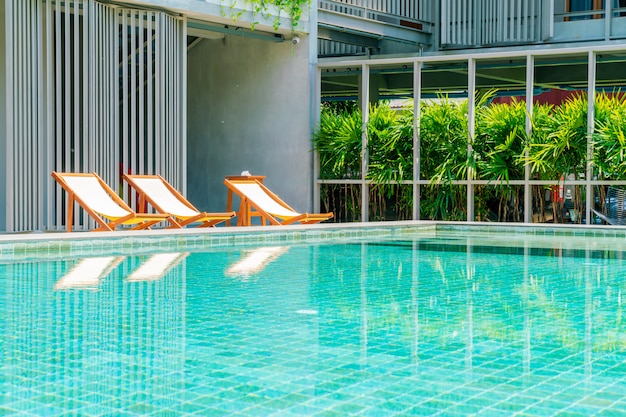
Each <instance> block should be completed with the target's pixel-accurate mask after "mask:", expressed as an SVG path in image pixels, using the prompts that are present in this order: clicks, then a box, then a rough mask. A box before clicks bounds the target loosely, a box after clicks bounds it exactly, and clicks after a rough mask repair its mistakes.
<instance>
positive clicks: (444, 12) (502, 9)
mask: <svg viewBox="0 0 626 417" xmlns="http://www.w3.org/2000/svg"><path fill="white" fill-rule="evenodd" d="M553 14H554V5H553V1H552V0H550V1H545V0H521V1H520V0H504V1H502V0H443V1H442V2H441V44H442V45H444V46H452V47H454V46H459V47H461V46H463V47H467V46H470V47H471V46H486V45H499V44H510V43H529V42H538V41H541V40H543V39H546V38H548V37H549V36H551V32H552V20H553V17H552V16H553Z"/></svg>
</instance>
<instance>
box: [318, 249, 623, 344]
mask: <svg viewBox="0 0 626 417" xmlns="http://www.w3.org/2000/svg"><path fill="white" fill-rule="evenodd" d="M379 249H380V248H379V247H376V246H368V249H367V256H368V261H367V264H366V265H363V264H362V259H361V253H358V254H355V253H354V252H352V251H342V250H336V248H335V250H333V251H332V252H333V253H332V254H330V253H325V254H324V256H323V257H321V258H320V259H323V262H321V263H320V267H319V269H320V273H319V275H318V281H319V282H318V284H319V285H318V286H317V288H316V291H315V293H318V294H319V295H320V297H321V299H323V300H325V301H324V302H323V305H324V306H325V308H324V309H322V310H323V311H321V313H322V314H321V316H320V318H323V321H324V324H325V325H331V326H332V325H334V324H333V323H340V325H341V324H343V325H348V326H353V327H355V332H354V334H353V335H352V336H351V337H354V338H355V340H358V338H359V337H360V333H359V331H358V329H359V326H364V327H361V330H363V329H366V330H367V332H368V335H369V338H370V341H369V343H370V344H372V345H376V344H377V343H378V342H377V341H379V340H382V339H385V338H388V339H389V340H390V341H391V340H393V342H394V343H400V344H401V345H403V346H406V347H408V346H410V343H411V342H410V339H411V337H413V336H415V335H416V333H415V332H416V331H417V332H418V335H419V340H420V343H426V344H427V343H433V342H435V343H437V345H438V346H440V347H441V348H452V349H457V348H463V346H464V345H465V344H466V343H468V340H469V339H468V337H470V336H471V341H472V342H473V343H476V344H478V343H482V342H487V343H489V342H504V343H513V344H515V345H516V346H521V345H522V344H523V343H525V342H524V341H525V340H527V337H529V336H530V343H531V347H533V346H536V345H540V344H543V343H546V342H547V343H552V342H554V343H557V344H558V345H560V346H562V347H565V348H568V349H584V348H590V347H593V350H594V351H602V352H611V351H625V350H626V325H625V324H624V320H623V319H622V307H621V297H622V295H621V294H622V293H626V291H624V290H626V288H624V287H625V285H626V284H625V283H624V281H623V279H622V278H621V277H620V276H619V272H618V271H619V268H618V269H616V268H615V267H609V266H603V267H602V270H600V271H598V272H594V274H596V275H594V277H592V278H589V277H588V276H587V275H586V274H587V273H588V272H589V271H588V269H587V270H584V268H581V267H579V269H578V270H575V271H574V272H571V273H567V274H563V273H561V272H559V271H561V270H563V268H567V267H572V265H566V266H563V265H561V263H562V262H568V263H571V259H570V260H567V259H565V258H564V259H565V261H564V260H562V259H554V258H542V262H545V264H542V266H541V267H540V268H541V270H537V271H531V273H529V274H528V275H527V276H526V278H524V265H523V261H524V257H522V256H519V257H508V258H507V257H500V256H489V255H484V254H480V253H476V254H472V257H471V259H470V260H469V261H468V256H467V254H466V253H463V252H461V253H454V252H445V253H444V252H440V253H435V254H433V253H432V252H431V253H428V252H427V251H424V252H422V253H424V255H420V257H419V258H418V259H417V260H416V261H415V263H413V262H414V259H413V258H412V257H411V255H410V254H411V253H412V251H411V250H406V249H407V248H399V249H398V250H396V251H390V250H389V247H386V248H384V249H382V250H379ZM329 262H330V264H329ZM467 262H471V265H469V266H468V264H467ZM613 262H614V261H611V264H612V265H615V264H614V263H613ZM579 265H580V264H579ZM574 267H576V265H574ZM596 268H597V267H596ZM531 269H532V267H531ZM503 270H504V271H506V272H501V271H503ZM330 271H332V272H330ZM362 271H367V274H368V275H367V277H361V272H362ZM497 271H500V272H497ZM329 299H330V301H328V300H329ZM589 320H590V321H589ZM416 326H417V329H416ZM586 326H590V327H586ZM470 327H471V328H470ZM589 329H590V330H591V333H589V332H587V333H586V330H587V331H588V330H589ZM585 337H587V339H585ZM385 343H387V342H385Z"/></svg>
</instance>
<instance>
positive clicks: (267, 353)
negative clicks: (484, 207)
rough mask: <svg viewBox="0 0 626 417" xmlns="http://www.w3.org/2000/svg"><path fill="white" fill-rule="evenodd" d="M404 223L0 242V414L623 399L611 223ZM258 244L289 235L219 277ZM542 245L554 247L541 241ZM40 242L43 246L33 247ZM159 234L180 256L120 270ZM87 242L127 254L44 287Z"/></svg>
mask: <svg viewBox="0 0 626 417" xmlns="http://www.w3.org/2000/svg"><path fill="white" fill-rule="evenodd" d="M415 229H416V230H415V231H413V232H412V233H408V232H407V230H408V228H407V229H403V230H399V229H396V228H388V229H384V228H374V229H372V230H365V229H363V230H349V231H340V230H330V231H324V232H318V231H309V230H307V231H302V232H298V233H294V234H292V235H289V234H288V233H287V234H285V233H284V232H271V233H263V234H255V233H242V234H239V235H237V236H232V235H228V234H225V235H220V234H206V235H197V236H188V237H183V236H177V235H173V236H159V237H157V238H155V239H154V240H153V238H146V237H139V238H137V237H128V238H126V237H124V238H119V239H117V238H116V239H113V240H111V241H110V242H108V243H102V242H105V241H106V239H105V240H97V239H96V240H92V239H88V240H86V241H84V242H82V243H83V244H82V246H81V242H74V243H72V244H71V245H69V246H68V245H65V246H64V247H63V248H62V247H61V246H62V245H60V244H51V243H48V242H46V243H39V244H37V245H35V246H33V245H30V246H29V244H27V243H20V244H19V245H18V250H17V252H18V253H19V256H16V257H15V259H13V260H9V259H8V258H6V257H4V254H5V251H9V252H11V253H15V252H14V251H15V245H14V246H9V244H6V243H0V250H1V251H2V252H0V260H2V262H3V264H2V265H0V285H2V286H3V288H6V289H7V291H5V295H3V296H0V297H4V298H2V299H1V300H0V301H2V302H3V303H1V304H0V305H2V307H0V308H2V309H4V311H3V314H4V316H5V317H7V318H8V323H9V326H8V327H6V326H5V327H3V328H2V330H3V331H4V333H7V332H10V337H9V338H8V339H7V340H9V341H10V342H9V344H8V345H7V343H6V342H5V346H6V347H7V348H6V349H5V351H6V352H7V353H6V355H5V356H4V357H3V358H2V361H3V363H2V365H3V375H2V377H0V378H2V379H0V381H2V383H3V386H6V387H10V388H9V389H8V392H7V395H6V396H5V397H4V398H3V400H4V401H3V403H2V404H0V406H1V407H3V408H1V409H0V410H2V412H0V415H2V413H4V414H8V415H20V413H21V414H22V415H38V413H39V415H42V413H45V415H64V414H68V415H72V414H81V413H82V414H84V415H133V416H134V415H159V416H162V415H199V416H201V415H216V416H219V415H225V416H239V415H242V416H257V415H259V416H260V415H263V416H267V415H276V416H333V415H342V416H344V415H360V416H386V415H389V416H405V415H439V416H454V415H459V416H461V415H463V416H467V415H472V414H476V415H480V416H484V415H494V416H495V415H511V414H515V415H520V416H522V415H529V416H536V417H537V416H551V415H590V413H591V414H595V415H616V414H617V415H619V413H623V412H625V411H626V400H625V398H624V392H626V377H625V375H626V357H625V356H624V355H625V351H624V349H623V344H622V342H621V339H620V337H619V336H618V335H620V334H623V332H624V331H625V330H626V329H623V325H622V324H621V322H620V321H618V313H619V308H620V307H619V306H620V297H621V295H620V294H623V293H624V290H625V289H626V282H625V281H624V279H625V278H624V274H623V273H622V272H621V271H623V268H624V262H626V256H624V254H625V250H624V247H623V246H624V245H625V243H623V240H624V239H623V236H622V237H621V238H618V239H615V238H614V237H609V238H603V239H593V240H589V239H588V238H586V236H590V235H591V234H590V233H592V232H591V231H589V232H585V233H583V234H581V235H579V234H573V235H572V234H571V233H569V232H568V233H565V232H563V231H559V232H558V233H557V232H553V233H551V234H550V233H536V234H537V235H539V238H536V239H535V238H532V236H533V235H534V234H535V232H534V231H532V229H529V228H514V227H512V228H508V229H505V230H506V231H507V233H510V234H511V235H515V238H510V237H509V238H508V239H503V238H502V235H498V234H495V233H493V232H491V230H487V228H485V229H482V228H481V229H478V230H479V233H478V234H477V235H473V236H470V235H468V233H470V232H471V231H475V230H477V229H476V228H472V227H466V228H464V229H462V230H461V231H460V232H459V230H452V229H450V230H442V229H440V230H439V231H437V230H435V229H434V228H429V229H427V230H422V229H420V228H415ZM542 231H543V230H539V232H542ZM593 233H595V232H593ZM607 234H609V233H607ZM372 236H374V238H373V239H372ZM554 236H557V237H558V236H562V237H566V238H567V239H566V240H565V241H563V240H555V239H554ZM594 236H595V235H594ZM579 237H582V238H579ZM470 239H471V241H472V243H473V244H474V246H473V247H474V248H478V247H479V246H477V245H480V248H482V249H481V250H477V249H472V245H470V244H469V243H466V242H469V240H470ZM324 240H328V241H327V242H325V241H324ZM426 240H428V241H429V242H430V243H429V245H430V246H428V250H424V251H420V252H419V253H418V252H417V251H414V250H413V248H414V247H416V246H415V245H416V242H420V241H421V242H425V241H426ZM268 242H271V243H272V244H274V243H281V244H289V245H290V246H291V247H290V250H289V251H288V252H287V253H285V254H283V255H281V256H280V257H279V258H277V259H275V260H273V261H271V262H270V263H268V264H266V265H264V266H263V267H262V268H261V269H259V270H258V271H255V272H251V273H250V274H249V275H247V276H241V277H237V276H235V277H233V276H227V275H226V274H225V271H226V270H227V269H228V267H229V266H230V265H232V264H233V263H235V262H237V261H238V260H240V259H242V258H243V257H244V255H245V254H247V253H249V252H250V251H252V250H253V249H254V248H255V245H258V244H267V243H268ZM458 242H461V245H457V246H459V247H457V248H456V249H455V250H454V251H448V250H446V248H451V247H452V245H456V244H457V243H458ZM381 243H388V244H384V245H383V244H381ZM435 243H436V244H435ZM491 245H493V246H491ZM516 245H521V247H523V248H533V250H535V252H533V254H530V255H529V254H527V255H524V251H521V252H520V251H518V250H515V248H516V247H519V246H516ZM554 245H557V246H560V247H564V248H565V249H568V250H569V252H568V251H566V250H563V251H560V252H546V251H544V252H542V251H540V250H539V249H541V248H544V247H547V248H552V247H554ZM576 245H582V246H581V247H582V248H583V249H582V250H573V249H575V248H577V246H576ZM590 245H593V247H592V248H590ZM39 246H41V247H42V248H44V249H41V251H42V252H43V253H44V254H45V255H44V256H43V259H41V257H39V259H36V260H31V261H29V259H32V258H33V256H34V255H33V253H38V252H37V251H39V250H40V249H37V250H35V251H33V247H37V248H39ZM68 248H69V251H68ZM489 248H491V249H489ZM498 248H500V249H498ZM501 248H507V249H506V250H502V249H501ZM570 248H571V249H570ZM159 249H165V250H166V251H172V250H176V251H178V250H184V251H186V252H189V254H188V256H186V257H185V259H184V260H183V261H181V262H180V263H179V264H177V265H175V266H174V267H173V268H172V269H170V270H169V271H168V272H165V273H164V274H163V275H162V276H160V277H157V278H156V279H154V280H151V281H149V282H128V281H127V280H126V277H127V276H128V275H129V274H130V273H131V272H132V271H133V270H135V269H136V268H137V267H138V266H140V265H141V264H142V263H143V262H145V261H146V260H147V259H148V257H149V255H150V254H151V253H153V252H155V251H157V250H159ZM509 249H510V250H509ZM60 252H62V255H63V256H62V257H61V258H59V256H58V255H59V253H60ZM94 252H95V254H103V253H113V254H116V253H120V252H122V253H123V255H124V260H123V261H122V262H121V264H119V265H118V266H116V267H115V268H114V269H113V270H112V271H110V272H108V274H107V275H106V276H104V277H101V278H100V281H99V282H98V284H97V285H96V287H95V288H90V289H80V288H74V289H69V290H64V291H55V290H54V287H55V282H56V281H57V280H59V279H60V278H62V277H63V276H64V275H65V274H66V273H67V272H68V271H69V270H70V268H71V267H73V265H75V264H76V263H77V260H78V259H79V257H80V256H85V255H89V256H92V255H94ZM527 252H528V251H527ZM528 253H530V252H528ZM542 253H546V254H547V255H546V256H544V255H541V254H542ZM46 259H47V261H46ZM15 261H17V262H15ZM44 261H45V262H44ZM7 334H9V333H7ZM6 410H9V411H6Z"/></svg>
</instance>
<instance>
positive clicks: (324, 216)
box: [224, 176, 333, 226]
mask: <svg viewBox="0 0 626 417" xmlns="http://www.w3.org/2000/svg"><path fill="white" fill-rule="evenodd" d="M260 178H264V177H259V176H250V177H247V176H237V177H226V179H225V180H224V184H225V185H226V187H228V189H229V190H231V191H232V192H233V193H235V194H237V195H238V196H239V198H240V200H241V201H240V205H239V212H238V214H237V216H238V219H237V224H238V225H239V226H249V225H250V223H251V218H252V217H254V216H257V217H260V218H261V224H263V225H265V224H266V222H267V223H269V224H271V225H286V224H292V223H302V224H312V223H319V222H322V221H324V220H328V219H330V218H332V217H333V213H319V214H311V213H299V212H297V211H295V210H294V209H293V208H291V207H290V206H289V205H288V204H287V203H285V202H284V201H283V200H281V199H280V198H279V197H278V196H277V195H276V194H274V193H273V192H272V191H270V189H269V188H267V187H266V186H265V185H264V184H263V183H262V182H261V180H260Z"/></svg>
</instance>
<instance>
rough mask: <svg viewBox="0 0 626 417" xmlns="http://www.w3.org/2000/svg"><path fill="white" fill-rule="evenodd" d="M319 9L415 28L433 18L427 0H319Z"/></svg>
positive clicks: (431, 7) (430, 6)
mask: <svg viewBox="0 0 626 417" xmlns="http://www.w3.org/2000/svg"><path fill="white" fill-rule="evenodd" d="M319 9H320V10H326V11H329V12H334V13H342V14H346V15H349V16H353V17H357V18H361V19H367V20H373V21H378V22H383V23H386V24H391V25H397V26H403V27H409V28H413V29H417V30H422V29H423V23H429V24H430V23H431V22H432V19H433V2H432V1H429V0H320V1H319Z"/></svg>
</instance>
